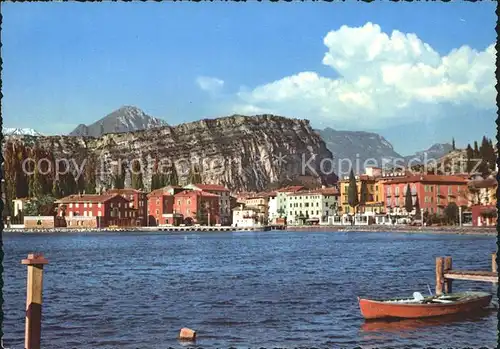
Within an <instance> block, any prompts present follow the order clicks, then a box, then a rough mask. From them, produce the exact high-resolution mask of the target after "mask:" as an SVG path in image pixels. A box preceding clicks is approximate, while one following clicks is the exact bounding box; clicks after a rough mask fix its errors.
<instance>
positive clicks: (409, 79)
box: [232, 23, 496, 127]
mask: <svg viewBox="0 0 500 349" xmlns="http://www.w3.org/2000/svg"><path fill="white" fill-rule="evenodd" d="M323 42H324V44H325V46H326V47H327V49H328V51H327V52H326V53H325V55H324V57H323V64H324V65H326V66H328V67H330V68H332V69H334V70H335V71H336V72H337V73H338V74H339V75H340V77H338V78H336V79H334V78H329V77H322V76H320V75H318V74H317V73H315V72H310V71H309V72H308V71H306V72H300V73H297V74H295V75H292V76H288V77H284V78H282V79H280V80H276V81H273V82H270V83H267V84H264V85H261V86H257V87H255V88H254V89H252V90H249V91H241V92H239V93H238V94H237V95H236V97H235V98H236V101H235V102H234V105H233V110H232V111H233V112H238V113H249V114H250V113H251V112H261V113H262V112H268V113H275V114H281V115H286V116H290V117H303V118H308V119H310V120H313V121H317V122H322V123H325V122H326V123H333V122H342V123H348V124H351V125H358V126H369V127H377V126H380V127H383V126H384V124H387V123H391V124H395V123H401V122H404V121H408V120H410V121H416V120H420V121H425V120H426V119H427V118H429V117H434V116H444V115H445V114H446V111H447V108H448V106H449V107H450V110H451V108H452V107H455V108H456V106H461V107H463V106H466V107H470V108H473V109H476V110H477V109H479V110H490V109H493V108H496V102H495V99H496V90H495V83H496V80H495V54H496V51H495V48H494V45H493V44H492V45H490V46H489V47H488V48H486V49H485V50H484V51H477V50H474V49H472V48H470V47H468V46H462V47H460V48H458V49H454V50H452V51H451V52H450V53H449V54H448V55H446V56H441V55H440V54H439V53H437V52H436V51H435V50H434V49H433V48H432V47H431V46H430V45H429V44H427V43H425V42H423V41H422V40H420V39H419V38H418V37H417V36H416V35H415V34H405V33H402V32H399V31H396V30H395V31H393V32H392V34H390V35H388V34H386V33H383V32H382V31H381V28H380V27H379V26H378V25H376V24H372V23H367V24H365V25H364V26H363V27H357V28H351V27H347V26H342V27H341V28H340V29H338V30H334V31H330V32H329V33H328V34H327V35H326V36H325V38H324V40H323Z"/></svg>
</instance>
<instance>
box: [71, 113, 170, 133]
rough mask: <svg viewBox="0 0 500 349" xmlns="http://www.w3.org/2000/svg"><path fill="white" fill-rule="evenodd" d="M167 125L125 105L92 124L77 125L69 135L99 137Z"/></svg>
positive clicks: (163, 121)
mask: <svg viewBox="0 0 500 349" xmlns="http://www.w3.org/2000/svg"><path fill="white" fill-rule="evenodd" d="M167 125H168V124H167V122H166V121H165V120H162V119H159V118H155V117H153V116H150V115H148V114H146V113H145V112H144V111H143V110H141V109H139V108H137V107H135V106H130V105H125V106H122V107H120V108H118V109H116V110H114V111H112V112H111V113H109V114H107V115H106V116H104V117H103V118H101V119H99V120H97V121H95V122H94V123H92V124H89V125H85V124H80V125H78V126H77V127H76V128H75V129H74V130H73V131H71V132H70V133H69V135H70V136H90V137H101V136H103V135H105V134H107V133H123V132H134V131H140V130H144V129H149V128H155V127H162V126H167Z"/></svg>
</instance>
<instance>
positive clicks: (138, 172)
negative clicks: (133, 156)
mask: <svg viewBox="0 0 500 349" xmlns="http://www.w3.org/2000/svg"><path fill="white" fill-rule="evenodd" d="M131 177H132V188H134V189H139V190H142V189H144V183H143V181H142V167H141V164H140V163H139V162H138V161H134V164H133V165H132V173H131Z"/></svg>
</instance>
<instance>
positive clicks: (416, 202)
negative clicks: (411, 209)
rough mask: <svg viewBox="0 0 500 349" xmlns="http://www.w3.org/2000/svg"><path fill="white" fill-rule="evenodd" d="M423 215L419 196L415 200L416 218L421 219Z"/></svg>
mask: <svg viewBox="0 0 500 349" xmlns="http://www.w3.org/2000/svg"><path fill="white" fill-rule="evenodd" d="M421 213H422V212H421V210H420V201H419V199H418V195H417V197H416V198H415V217H416V218H417V219H419V218H420V215H421Z"/></svg>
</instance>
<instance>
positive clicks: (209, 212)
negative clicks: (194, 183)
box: [173, 190, 220, 225]
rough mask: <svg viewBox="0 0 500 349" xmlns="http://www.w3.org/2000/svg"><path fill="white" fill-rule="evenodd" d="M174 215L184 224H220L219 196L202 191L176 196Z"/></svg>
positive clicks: (188, 191) (189, 191) (186, 192)
mask: <svg viewBox="0 0 500 349" xmlns="http://www.w3.org/2000/svg"><path fill="white" fill-rule="evenodd" d="M173 209H174V213H176V214H181V215H182V216H183V219H184V224H192V223H197V224H203V225H205V224H207V223H209V225H214V224H220V209H219V196H218V195H215V194H212V193H207V192H204V191H201V190H184V191H182V192H180V193H178V194H175V196H174V207H173Z"/></svg>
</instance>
